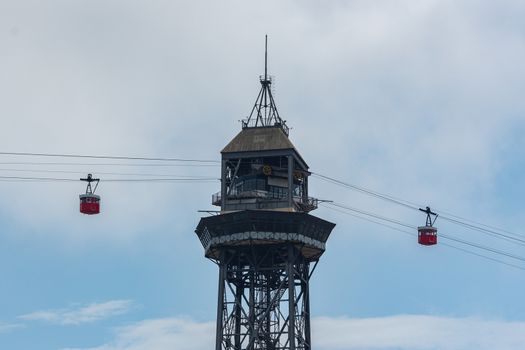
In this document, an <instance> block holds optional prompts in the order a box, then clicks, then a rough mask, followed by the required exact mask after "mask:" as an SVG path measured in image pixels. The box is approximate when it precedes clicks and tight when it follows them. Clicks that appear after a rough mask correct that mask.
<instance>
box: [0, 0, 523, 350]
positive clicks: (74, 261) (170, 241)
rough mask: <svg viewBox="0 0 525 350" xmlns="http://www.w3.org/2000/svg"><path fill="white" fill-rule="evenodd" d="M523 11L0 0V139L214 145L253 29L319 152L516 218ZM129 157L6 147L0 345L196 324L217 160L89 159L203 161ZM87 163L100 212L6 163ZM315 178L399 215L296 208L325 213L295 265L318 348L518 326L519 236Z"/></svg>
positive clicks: (406, 195) (461, 205) (447, 209)
mask: <svg viewBox="0 0 525 350" xmlns="http://www.w3.org/2000/svg"><path fill="white" fill-rule="evenodd" d="M524 16H525V5H524V4H523V3H522V2H520V1H513V0H503V1H498V2H491V1H469V0H456V1H452V0H440V1H437V0H421V1H408V0H399V1H395V2H394V1H387V0H372V1H364V0H362V1H352V0H348V1H323V2H321V1H313V0H306V1H292V0H289V1H275V0H272V1H265V2H264V3H260V2H258V3H255V2H248V1H240V0H239V1H221V2H218V1H209V0H207V1H205V0H196V1H191V2H183V1H167V0H166V1H162V0H150V1H112V0H110V1H101V0H91V1H81V0H73V1H71V0H53V1H45V2H44V1H36V0H33V1H31V0H17V1H13V0H0V52H1V54H0V77H1V78H0V96H1V99H0V101H1V102H0V122H1V123H0V125H1V127H0V152H33V153H58V154H66V153H67V154H87V155H115V156H138V157H173V158H187V159H204V160H219V159H220V153H219V152H220V150H221V149H222V148H223V147H224V146H225V145H226V144H227V143H228V142H229V141H230V140H231V139H232V138H233V137H234V136H235V135H236V134H237V133H238V132H239V131H240V129H241V125H240V123H239V120H241V119H243V118H246V116H247V115H248V114H249V112H250V110H251V108H252V105H253V103H254V101H255V98H256V96H257V93H258V91H259V88H260V85H259V75H260V74H263V72H264V35H266V34H267V35H268V37H269V45H268V48H269V73H270V75H272V76H273V82H274V83H273V84H272V86H273V91H274V97H275V100H276V104H277V107H278V109H279V112H280V115H281V117H282V118H283V119H285V120H287V124H288V125H289V126H290V127H292V130H291V133H290V138H291V140H292V142H293V143H294V144H295V146H296V147H297V149H298V150H299V152H300V153H301V155H302V157H303V158H304V159H305V160H306V161H307V163H308V164H309V166H310V169H311V170H312V171H313V172H314V173H318V174H322V175H326V176H330V177H333V178H336V179H339V180H341V181H344V182H347V183H350V184H354V185H357V186H360V187H363V188H367V189H372V190H374V191H377V192H380V193H385V194H388V195H391V196H394V197H396V198H401V199H403V200H404V201H410V202H411V203H417V204H418V205H421V206H426V205H430V206H431V207H432V209H434V210H436V211H437V212H438V213H440V214H442V216H447V215H448V217H451V215H455V216H459V217H461V218H464V219H469V220H472V221H474V222H477V223H482V224H486V225H490V226H491V227H496V228H498V229H497V230H496V231H497V232H499V233H502V232H503V233H505V231H506V233H505V234H513V235H514V234H517V235H518V236H516V237H522V239H523V237H524V236H523V235H525V231H524V230H523V228H522V225H521V223H522V220H523V218H524V214H523V204H522V198H523V197H524V196H525V180H524V177H523V172H524V170H525V160H524V159H525V158H524V157H523V150H524V149H525V138H524V137H523V135H524V133H525V116H524V115H525V99H523V97H522V94H523V91H525V66H524V65H523V62H524V61H525V40H524V38H525V25H524V24H523V18H524ZM52 162H55V163H59V162H62V163H67V164H49V163H52ZM22 163H24V164H22ZM27 163H33V164H27ZM35 163H39V164H35ZM42 163H44V164H42ZM72 163H76V164H72ZM102 163H103V164H104V165H100V164H102ZM116 163H119V164H122V163H126V164H125V165H116ZM144 164H145V162H139V161H134V162H132V161H127V162H122V161H120V162H117V161H108V160H93V159H89V160H86V159H64V158H44V157H21V156H9V155H0V177H2V176H4V178H0V180H1V181H0V194H1V195H0V286H1V288H0V348H2V349H21V350H25V349H27V350H32V349H38V350H48V349H49V350H65V349H75V350H80V349H82V350H88V349H89V350H95V349H96V350H142V349H158V350H164V349H186V350H206V349H210V348H212V346H213V340H214V325H215V323H214V320H215V317H216V315H215V312H216V305H215V303H216V298H217V278H218V273H217V269H216V266H215V265H214V264H213V263H212V262H210V261H208V260H206V259H205V258H204V251H203V249H202V246H201V245H200V243H199V241H198V239H197V237H196V235H195V233H194V229H195V227H196V225H197V223H198V221H199V219H200V218H201V217H202V216H205V215H207V214H205V213H202V212H199V210H214V209H216V208H215V207H213V206H212V205H211V195H212V194H213V193H215V192H217V191H218V190H219V183H218V181H212V182H202V183H200V182H191V183H174V182H170V183H166V182H153V183H152V182H144V183H133V182H127V183H123V182H104V180H105V179H112V178H113V179H115V178H122V177H123V176H128V175H114V174H153V175H154V177H159V176H166V175H168V176H172V177H176V176H205V177H213V178H218V177H219V168H218V167H217V166H214V165H213V163H210V164H207V165H206V164H204V165H206V166H188V163H183V164H182V165H181V164H178V165H177V164H175V163H174V162H172V163H170V164H171V165H170V166H166V163H160V162H149V163H148V164H149V165H148V166H145V165H144ZM193 165H195V164H193ZM200 165H203V164H200ZM88 172H92V173H94V174H95V175H96V176H99V177H101V178H102V181H101V182H100V185H99V187H98V189H97V193H98V194H99V195H100V196H101V197H102V212H101V214H100V215H96V216H84V215H81V214H80V213H79V212H78V195H79V194H80V193H82V192H83V191H84V190H85V184H83V183H81V182H80V181H71V182H65V181H64V182H58V181H37V182H32V181H31V182H30V181H13V180H12V179H11V180H9V179H6V178H5V177H6V176H22V177H24V176H25V177H60V178H72V179H77V178H79V177H80V176H84V175H85V174H87V173H88ZM104 173H111V174H104ZM310 193H311V195H313V196H315V197H318V198H320V199H324V200H332V201H334V203H339V204H342V205H344V206H347V207H352V208H358V209H360V210H364V211H367V212H371V213H375V214H376V215H379V216H381V217H387V218H392V219H395V220H398V221H401V222H403V223H408V224H410V225H412V226H413V227H414V229H412V230H411V229H408V228H406V227H401V230H402V231H403V232H400V231H398V230H394V229H391V228H390V227H386V226H382V225H378V224H376V223H373V222H370V221H369V220H370V219H371V218H370V217H367V216H365V219H366V220H365V219H363V215H361V218H356V217H355V216H351V215H348V214H352V215H353V214H355V212H349V211H347V210H343V212H340V211H336V210H334V208H333V206H332V207H331V206H330V205H329V204H325V205H324V206H321V207H320V208H319V209H318V210H316V211H315V212H313V213H312V214H313V215H316V216H319V217H322V218H324V219H326V220H329V221H332V222H334V223H336V224H337V226H336V228H335V229H334V231H333V233H332V235H331V237H330V239H329V241H328V243H327V249H326V252H325V254H324V255H323V257H322V258H321V260H320V263H319V265H318V267H317V269H316V271H315V274H314V276H313V277H312V280H311V285H310V288H311V303H312V305H311V311H312V333H313V342H314V347H315V348H316V349H319V350H394V349H406V350H431V349H445V350H448V349H450V350H471V349H476V350H488V349H503V350H506V349H517V348H520V347H522V344H523V343H524V342H525V304H524V303H523V302H521V299H522V294H523V290H525V270H524V269H525V262H524V260H523V258H522V259H521V260H520V259H515V258H511V257H509V256H502V255H501V254H496V253H490V252H488V251H487V250H482V249H477V248H475V247H472V246H468V245H464V244H461V243H459V242H458V241H451V240H446V239H445V238H442V237H441V236H440V238H439V243H438V245H436V246H432V247H423V246H420V245H418V244H417V240H416V237H415V232H416V230H415V227H416V226H418V225H423V224H424V221H425V216H424V214H422V213H420V212H418V211H414V210H410V209H408V208H406V207H403V206H399V205H395V204H394V203H392V202H389V201H384V200H380V199H378V198H376V197H373V196H369V195H366V194H363V193H362V192H359V191H355V190H351V189H348V188H343V187H340V186H336V185H334V184H331V183H329V182H326V181H322V180H321V179H319V178H312V180H311V182H310ZM464 219H461V220H462V221H463V220H464ZM367 220H368V221H367ZM375 221H378V220H375ZM379 222H380V223H382V224H385V222H384V221H380V220H379ZM463 222H464V221H463ZM386 224H387V225H389V226H395V227H396V228H398V229H399V228H400V227H399V226H396V225H395V224H392V223H386ZM435 225H436V227H438V229H439V233H438V234H440V235H441V234H443V235H444V236H448V237H453V238H455V239H456V240H457V239H459V240H464V241H468V242H473V243H475V244H477V245H481V246H483V247H488V248H490V249H495V250H498V251H502V252H505V253H507V254H511V255H515V256H517V257H518V258H520V257H525V251H524V246H523V244H516V243H519V242H517V241H516V240H514V241H512V242H511V241H508V240H507V241H504V240H501V239H497V237H494V235H492V236H490V235H487V234H483V233H482V232H479V231H475V230H470V229H468V228H467V227H465V226H464V225H463V226H462V225H455V224H453V223H452V222H450V221H447V220H444V219H441V218H439V217H438V219H437V221H436V224H435ZM476 225H478V224H476ZM502 230H505V231H502ZM457 248H460V249H463V250H458V249H457ZM464 250H467V252H466V251H464ZM474 254H478V255H474ZM479 255H482V256H479ZM490 259H496V260H498V261H494V260H490ZM511 265H513V266H511Z"/></svg>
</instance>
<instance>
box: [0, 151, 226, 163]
mask: <svg viewBox="0 0 525 350" xmlns="http://www.w3.org/2000/svg"><path fill="white" fill-rule="evenodd" d="M0 155H8V156H32V157H61V158H91V159H120V160H145V161H161V162H192V163H220V162H219V161H218V160H203V159H185V158H150V157H126V156H107V155H87V154H59V153H29V152H0Z"/></svg>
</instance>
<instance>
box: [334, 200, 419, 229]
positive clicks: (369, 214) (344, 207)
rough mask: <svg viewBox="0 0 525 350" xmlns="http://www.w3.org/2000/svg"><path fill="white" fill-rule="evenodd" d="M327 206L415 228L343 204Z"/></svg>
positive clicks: (411, 226)
mask: <svg viewBox="0 0 525 350" xmlns="http://www.w3.org/2000/svg"><path fill="white" fill-rule="evenodd" d="M326 204H327V205H331V206H334V207H338V208H341V209H345V210H350V211H353V212H356V213H360V214H363V215H367V216H370V217H374V218H376V219H379V220H384V221H388V222H390V223H393V224H396V225H400V226H404V227H408V228H414V226H413V225H409V224H405V223H403V222H401V221H398V220H394V219H390V218H387V217H384V216H381V215H378V214H374V213H371V212H367V211H364V210H361V209H357V208H352V207H348V206H345V205H342V204H339V203H330V202H328V203H326Z"/></svg>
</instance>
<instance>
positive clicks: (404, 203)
mask: <svg viewBox="0 0 525 350" xmlns="http://www.w3.org/2000/svg"><path fill="white" fill-rule="evenodd" d="M312 175H313V176H315V177H317V178H320V179H322V180H325V181H327V182H330V183H333V184H336V185H339V186H342V187H346V188H350V189H353V190H357V191H359V192H362V193H365V194H368V195H371V196H374V197H376V198H379V199H383V200H387V201H389V202H392V203H394V204H398V205H401V206H404V207H407V208H410V209H414V210H419V208H421V207H424V206H423V205H417V204H416V203H413V202H410V201H407V200H404V199H401V198H396V197H393V196H390V195H387V194H384V193H380V192H377V191H373V190H370V189H367V188H364V187H360V186H357V185H353V184H350V183H347V182H344V181H341V180H337V179H335V178H332V177H329V176H326V175H321V174H317V173H313V172H312ZM437 212H439V210H437ZM449 215H450V216H454V217H456V218H460V217H458V216H455V215H452V214H449ZM439 217H440V218H442V219H445V220H448V221H450V222H452V223H454V224H458V225H462V226H465V227H468V228H470V229H472V230H476V231H479V232H481V233H484V234H487V235H490V236H494V235H496V236H499V237H498V238H500V239H504V240H506V241H509V242H512V243H516V244H520V245H525V240H523V239H520V238H516V236H518V237H525V235H523V234H519V233H514V232H510V231H506V230H503V229H500V228H496V227H491V226H488V225H485V224H480V223H477V222H475V221H472V220H468V219H464V220H466V221H470V222H473V223H477V224H478V225H482V226H485V227H482V226H478V225H474V224H470V223H467V222H463V221H461V220H458V219H453V218H451V217H448V216H446V215H442V214H440V215H439ZM487 227H489V228H487ZM495 230H498V231H500V232H496V231H495ZM501 232H505V233H507V234H505V233H501ZM509 235H512V236H509Z"/></svg>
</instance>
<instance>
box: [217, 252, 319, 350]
mask: <svg viewBox="0 0 525 350" xmlns="http://www.w3.org/2000/svg"><path fill="white" fill-rule="evenodd" d="M217 262H218V265H219V296H218V301H219V305H218V308H217V311H218V315H217V339H216V350H263V349H264V350H310V349H311V347H310V319H309V318H310V314H309V292H308V289H309V279H310V268H309V264H310V262H309V261H307V260H306V259H305V258H304V257H303V256H302V254H301V253H300V250H299V249H298V247H296V246H295V245H294V244H292V243H283V244H271V245H249V246H244V247H243V246H237V247H229V248H224V250H223V251H222V254H221V258H220V259H219V260H218V261H217Z"/></svg>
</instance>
